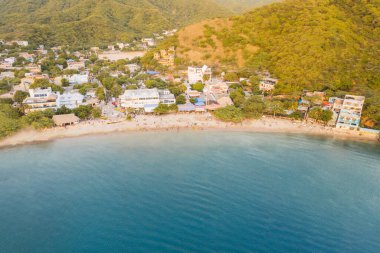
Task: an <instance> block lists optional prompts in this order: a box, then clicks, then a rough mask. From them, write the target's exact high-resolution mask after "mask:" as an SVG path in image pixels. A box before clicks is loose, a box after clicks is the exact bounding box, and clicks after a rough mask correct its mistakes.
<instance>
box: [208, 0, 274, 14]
mask: <svg viewBox="0 0 380 253" xmlns="http://www.w3.org/2000/svg"><path fill="white" fill-rule="evenodd" d="M279 1H281V0H216V2H217V3H219V4H220V5H221V6H223V7H225V8H226V9H229V10H231V11H233V12H235V13H242V12H245V11H249V10H251V9H253V8H255V7H259V6H263V5H266V4H270V3H274V2H279Z"/></svg>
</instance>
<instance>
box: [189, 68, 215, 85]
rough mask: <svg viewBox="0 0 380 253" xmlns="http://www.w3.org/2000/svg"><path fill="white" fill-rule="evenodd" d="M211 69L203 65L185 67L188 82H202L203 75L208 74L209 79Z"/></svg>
mask: <svg viewBox="0 0 380 253" xmlns="http://www.w3.org/2000/svg"><path fill="white" fill-rule="evenodd" d="M211 75H212V70H211V68H209V67H207V66H206V65H204V66H203V67H201V68H199V67H188V68H187V78H188V81H189V84H195V83H197V82H201V83H203V82H204V77H205V76H209V77H210V79H211Z"/></svg>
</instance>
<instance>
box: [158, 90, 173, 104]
mask: <svg viewBox="0 0 380 253" xmlns="http://www.w3.org/2000/svg"><path fill="white" fill-rule="evenodd" d="M158 94H159V99H160V103H161V104H164V105H174V104H175V103H176V100H175V96H174V94H172V93H171V92H170V91H169V90H158Z"/></svg>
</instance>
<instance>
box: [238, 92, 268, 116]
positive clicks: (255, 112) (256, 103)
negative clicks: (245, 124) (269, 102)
mask: <svg viewBox="0 0 380 253" xmlns="http://www.w3.org/2000/svg"><path fill="white" fill-rule="evenodd" d="M242 110H243V113H244V116H245V117H246V118H249V119H258V118H260V117H261V116H263V112H264V110H265V104H264V102H263V100H262V98H260V97H255V96H253V97H250V98H249V99H247V100H246V101H245V102H244V104H243V106H242Z"/></svg>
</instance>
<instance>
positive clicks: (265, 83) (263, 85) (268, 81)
mask: <svg viewBox="0 0 380 253" xmlns="http://www.w3.org/2000/svg"><path fill="white" fill-rule="evenodd" d="M277 83H278V80H277V79H275V78H270V77H265V78H263V79H262V80H261V81H260V83H259V89H260V90H261V91H271V90H274V88H275V86H276V84H277Z"/></svg>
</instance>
